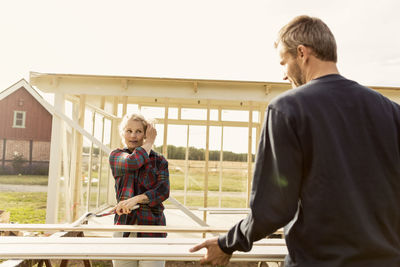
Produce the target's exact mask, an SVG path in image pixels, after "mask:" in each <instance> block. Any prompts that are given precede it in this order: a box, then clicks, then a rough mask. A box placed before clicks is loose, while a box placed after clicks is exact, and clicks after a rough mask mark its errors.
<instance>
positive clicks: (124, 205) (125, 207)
mask: <svg viewBox="0 0 400 267" xmlns="http://www.w3.org/2000/svg"><path fill="white" fill-rule="evenodd" d="M147 203H149V198H148V197H147V196H146V195H145V194H141V195H137V196H134V197H131V198H128V199H126V200H122V201H120V202H118V204H117V205H116V206H115V207H114V209H113V210H115V213H117V214H118V215H122V214H129V213H131V211H132V210H133V209H135V208H136V207H135V206H136V205H138V204H147Z"/></svg>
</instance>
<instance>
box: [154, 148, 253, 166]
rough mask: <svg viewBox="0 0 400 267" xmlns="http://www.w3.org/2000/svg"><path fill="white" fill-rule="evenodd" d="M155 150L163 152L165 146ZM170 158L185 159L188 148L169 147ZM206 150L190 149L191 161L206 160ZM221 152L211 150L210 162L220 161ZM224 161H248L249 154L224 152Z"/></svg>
mask: <svg viewBox="0 0 400 267" xmlns="http://www.w3.org/2000/svg"><path fill="white" fill-rule="evenodd" d="M154 150H156V151H158V152H162V151H163V146H162V145H161V146H155V147H154ZM167 152H168V158H169V159H185V153H186V147H181V146H180V147H177V146H174V145H168V146H167ZM205 154H206V150H205V149H203V148H195V147H189V160H205ZM219 157H220V151H217V150H210V151H209V160H211V161H219V160H220V158H219ZM254 157H255V156H254V154H252V160H253V161H254ZM223 160H224V161H240V162H246V161H247V153H234V152H231V151H223Z"/></svg>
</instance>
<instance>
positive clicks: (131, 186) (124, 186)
mask: <svg viewBox="0 0 400 267" xmlns="http://www.w3.org/2000/svg"><path fill="white" fill-rule="evenodd" d="M109 161H110V166H111V171H112V174H113V176H114V178H115V192H116V198H117V201H118V202H119V201H121V200H126V199H128V198H131V197H133V196H136V195H141V194H146V196H147V197H148V198H149V201H150V202H149V203H148V204H140V205H139V208H138V209H136V210H133V211H132V212H131V213H130V214H124V215H120V216H119V215H117V214H116V215H115V217H114V224H119V225H120V224H122V225H133V224H138V225H166V221H165V216H164V212H163V211H164V205H163V204H162V202H163V201H164V200H166V199H167V198H168V197H169V172H168V162H167V160H166V159H165V158H164V157H163V156H162V155H160V154H158V153H156V152H154V151H153V150H151V152H150V156H149V155H148V154H147V152H146V150H144V149H143V148H142V147H137V148H136V149H135V150H134V151H133V152H130V151H129V150H128V149H127V148H124V149H116V150H114V151H112V152H111V153H110V157H109ZM137 236H138V237H166V236H167V234H166V233H138V234H137Z"/></svg>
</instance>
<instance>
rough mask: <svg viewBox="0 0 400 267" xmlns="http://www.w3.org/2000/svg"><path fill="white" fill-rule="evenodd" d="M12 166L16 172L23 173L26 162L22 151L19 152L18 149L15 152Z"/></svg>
mask: <svg viewBox="0 0 400 267" xmlns="http://www.w3.org/2000/svg"><path fill="white" fill-rule="evenodd" d="M11 164H12V166H13V169H14V173H15V174H23V173H24V168H23V167H24V164H25V158H24V156H23V155H22V153H19V152H17V151H15V152H14V155H13V158H12V163H11Z"/></svg>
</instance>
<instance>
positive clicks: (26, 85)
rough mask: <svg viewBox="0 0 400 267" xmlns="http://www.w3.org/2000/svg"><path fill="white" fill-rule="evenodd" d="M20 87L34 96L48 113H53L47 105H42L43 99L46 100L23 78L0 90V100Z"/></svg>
mask: <svg viewBox="0 0 400 267" xmlns="http://www.w3.org/2000/svg"><path fill="white" fill-rule="evenodd" d="M21 87H23V88H25V90H26V91H28V92H29V93H30V94H31V95H32V96H33V98H35V99H36V101H37V102H39V103H40V104H41V105H42V106H43V107H44V108H45V109H46V110H47V111H48V112H49V113H50V114H53V112H52V111H51V109H49V108H48V106H47V105H44V102H43V101H46V100H45V99H44V98H43V97H42V96H41V95H40V94H39V93H38V92H37V91H36V90H35V88H33V87H32V86H31V85H30V84H29V83H28V82H27V81H26V80H25V79H21V80H19V81H18V82H16V83H14V84H13V85H11V86H10V87H8V88H6V89H4V90H3V91H1V92H0V101H1V100H3V99H4V98H6V97H7V96H9V95H11V94H12V93H14V92H15V91H17V90H19V89H20V88H21ZM46 102H47V101H46Z"/></svg>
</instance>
